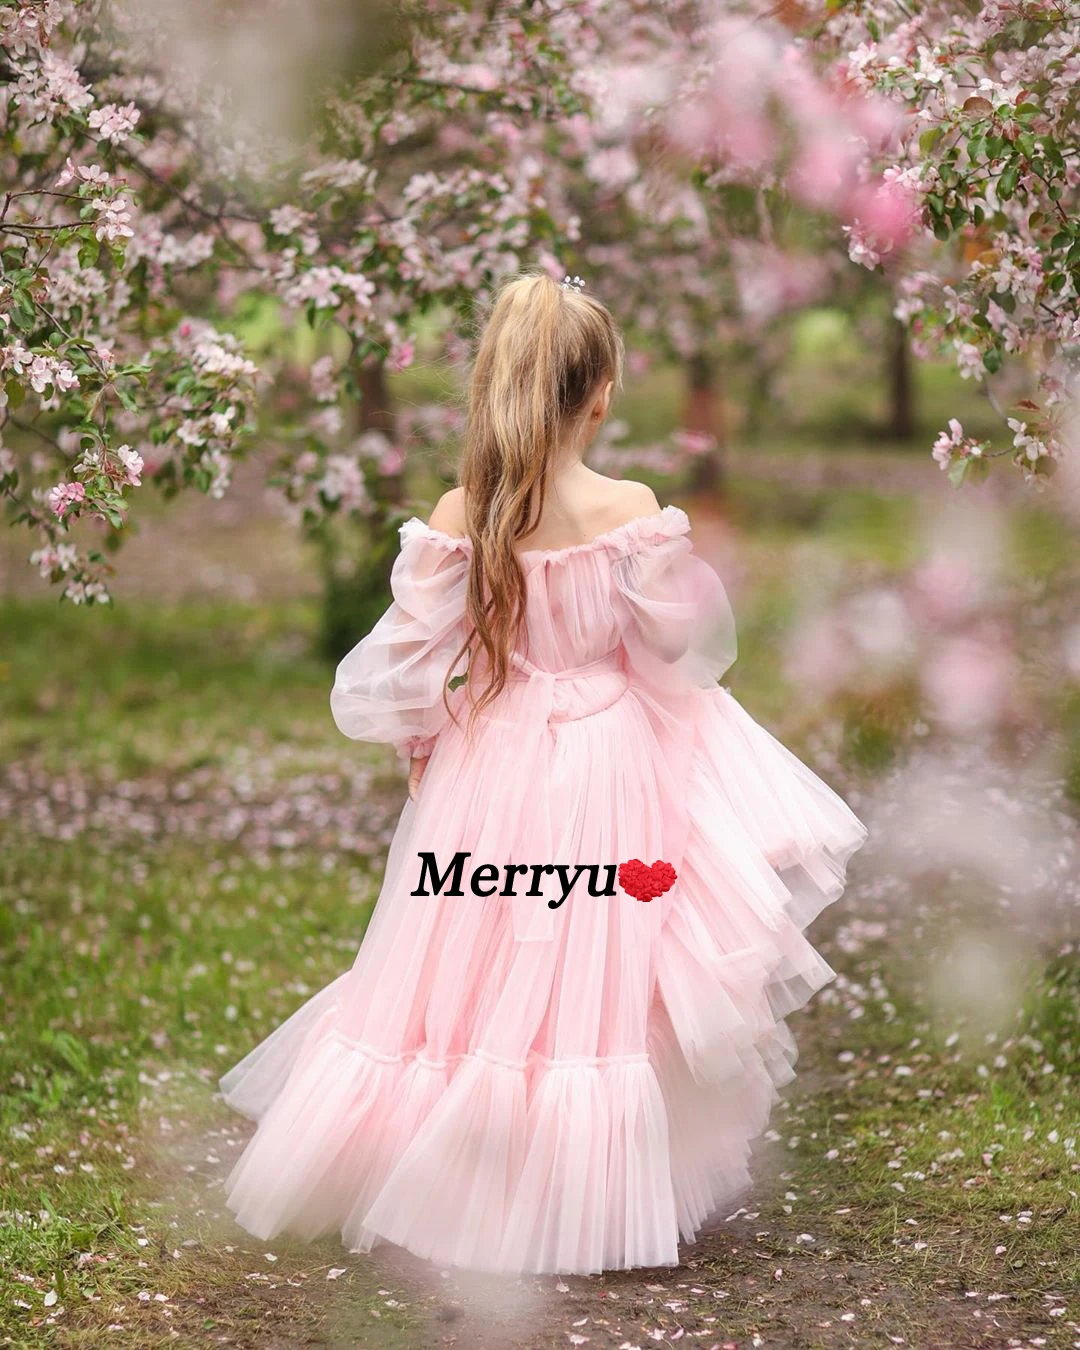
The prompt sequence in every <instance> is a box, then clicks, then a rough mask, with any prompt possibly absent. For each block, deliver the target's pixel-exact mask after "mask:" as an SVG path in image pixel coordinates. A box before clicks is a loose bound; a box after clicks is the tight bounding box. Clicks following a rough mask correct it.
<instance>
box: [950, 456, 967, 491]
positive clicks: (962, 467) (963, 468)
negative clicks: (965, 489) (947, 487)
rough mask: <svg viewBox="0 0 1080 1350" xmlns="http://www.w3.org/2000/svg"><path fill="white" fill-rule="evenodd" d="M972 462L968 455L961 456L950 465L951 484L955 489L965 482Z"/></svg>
mask: <svg viewBox="0 0 1080 1350" xmlns="http://www.w3.org/2000/svg"><path fill="white" fill-rule="evenodd" d="M970 463H971V460H970V459H969V458H968V457H967V455H961V456H960V458H959V459H954V460H953V462H952V463H951V464H950V465H949V482H950V483H951V484H952V485H953V487H959V486H960V484H961V483H962V482H963V481H964V475H965V474H966V473H967V471H968V465H969V464H970Z"/></svg>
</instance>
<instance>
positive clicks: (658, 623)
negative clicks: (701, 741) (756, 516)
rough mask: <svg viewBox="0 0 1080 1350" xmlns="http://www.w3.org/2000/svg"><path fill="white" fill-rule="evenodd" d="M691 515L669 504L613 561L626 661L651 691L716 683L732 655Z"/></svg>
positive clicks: (720, 591)
mask: <svg viewBox="0 0 1080 1350" xmlns="http://www.w3.org/2000/svg"><path fill="white" fill-rule="evenodd" d="M689 532H690V520H689V517H688V516H687V514H686V512H685V511H683V510H682V509H681V508H679V507H674V506H668V507H665V508H664V510H663V511H662V512H661V513H660V514H659V516H654V517H651V518H649V519H648V520H644V519H643V520H642V521H641V522H640V527H639V528H637V529H636V530H635V531H633V532H631V535H630V536H629V538H628V540H627V547H626V550H625V552H623V553H622V555H621V556H619V557H617V558H615V559H613V561H612V565H611V578H612V583H613V603H614V606H615V612H616V617H617V619H618V622H619V627H620V630H621V633H622V641H623V645H624V646H625V648H626V652H627V657H628V660H629V664H630V667H631V669H632V670H633V671H634V673H635V674H636V675H637V676H638V677H639V679H641V680H642V681H644V682H645V683H646V684H649V685H652V686H653V687H655V688H656V689H657V690H658V691H666V692H669V693H672V694H678V693H680V692H685V691H688V690H691V689H695V688H698V689H700V688H715V686H716V683H717V681H718V680H719V679H720V678H721V677H722V676H723V675H724V674H725V672H726V671H727V670H728V669H729V667H730V666H731V665H732V663H733V662H734V660H735V656H736V652H737V644H736V637H735V619H734V616H733V614H732V612H731V605H730V603H729V602H728V598H727V593H726V592H725V590H724V586H723V583H722V582H721V580H720V577H719V576H718V575H717V573H716V572H715V570H714V569H713V568H712V567H711V566H710V565H709V563H707V562H706V561H705V559H704V558H702V557H700V556H699V555H698V554H697V553H695V551H694V547H693V544H692V542H691V540H690V538H689Z"/></svg>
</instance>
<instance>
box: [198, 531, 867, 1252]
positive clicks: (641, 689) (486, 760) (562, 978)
mask: <svg viewBox="0 0 1080 1350" xmlns="http://www.w3.org/2000/svg"><path fill="white" fill-rule="evenodd" d="M689 536H690V522H689V519H688V518H687V515H686V513H685V512H684V511H683V510H681V509H680V508H678V507H674V506H667V507H665V508H664V509H663V510H662V511H660V512H658V513H657V514H655V515H650V516H645V517H639V518H638V519H636V520H632V521H630V522H628V523H627V524H624V525H621V526H619V527H617V528H616V529H613V530H610V531H608V532H607V533H605V534H603V535H601V536H599V537H597V538H595V539H593V540H591V541H589V542H588V543H584V544H580V545H576V546H573V547H570V548H563V549H556V550H534V551H532V552H525V553H522V554H521V555H520V556H521V561H522V566H523V569H524V571H525V574H526V578H527V585H528V609H527V617H526V630H527V633H526V636H527V641H523V643H522V644H521V650H519V651H518V652H517V653H515V657H514V665H513V671H512V677H511V679H510V681H509V683H508V685H507V687H506V689H505V690H504V691H503V693H502V694H501V695H500V696H499V698H498V699H497V700H496V701H495V702H494V703H493V704H491V705H489V707H488V709H486V710H485V711H484V713H483V714H482V715H481V716H480V718H479V720H478V725H477V727H476V729H475V730H474V732H473V736H472V738H471V739H469V738H467V736H466V734H465V727H466V720H467V719H466V712H467V706H466V703H465V693H466V691H465V689H464V688H462V687H461V686H460V685H459V686H458V687H456V688H455V689H454V692H453V693H452V694H451V696H450V706H451V708H452V709H454V711H455V712H456V713H457V716H458V718H459V720H460V723H461V725H460V727H459V726H457V725H455V723H454V721H453V720H452V719H451V718H450V717H449V715H448V714H447V711H446V708H445V707H444V704H443V701H442V688H443V680H444V677H445V675H446V673H447V670H448V668H449V666H450V663H451V661H452V660H453V658H454V656H455V653H456V652H457V651H458V648H459V646H460V645H461V643H462V641H463V638H464V636H465V631H466V628H465V596H466V585H467V578H468V571H469V562H470V550H471V545H470V541H469V540H468V539H463V538H457V537H455V536H451V535H448V534H444V533H442V532H441V531H439V530H436V529H433V528H432V527H431V526H429V525H426V524H425V523H424V522H422V521H421V520H419V519H416V518H413V519H411V520H408V521H407V522H406V523H405V524H404V525H403V526H402V527H401V549H400V552H399V554H398V557H397V559H396V561H395V566H394V570H393V576H392V591H393V603H392V604H391V605H390V607H389V609H388V610H387V612H386V613H385V615H384V616H383V617H382V618H381V619H380V620H379V622H378V623H377V625H376V626H375V628H374V629H373V630H372V632H371V633H370V634H369V635H368V636H367V637H366V638H365V639H364V640H363V641H362V642H360V644H359V645H358V646H357V647H355V648H354V649H353V650H352V651H351V652H350V653H349V654H348V655H347V656H346V657H345V658H344V659H343V660H342V662H341V664H340V666H339V667H338V670H337V676H336V681H335V684H334V687H333V692H332V695H331V707H332V710H333V715H334V718H335V720H336V722H337V725H338V726H339V728H340V729H341V730H342V731H343V732H344V733H345V735H347V736H350V737H354V738H356V739H359V740H367V741H382V742H388V743H390V744H392V745H394V746H396V747H397V749H398V750H399V752H400V753H401V755H402V757H403V758H404V757H406V756H408V755H409V754H410V753H411V752H416V751H417V750H425V749H430V752H431V758H430V760H429V761H428V765H427V768H426V771H425V773H424V776H423V778H422V780H421V783H420V787H419V791H418V793H417V797H416V799H415V801H414V800H411V799H410V800H408V801H406V804H405V806H404V809H403V811H402V813H401V818H400V821H399V823H398V826H397V830H396V832H395V835H394V838H393V841H392V844H391V846H390V850H389V855H388V860H387V864H386V871H385V877H384V881H383V885H382V889H381V892H380V895H379V899H378V903H377V905H376V907H375V911H374V914H373V917H372V920H371V923H370V926H369V928H368V931H367V933H366V935H365V937H364V941H363V944H362V945H361V947H360V950H359V954H358V956H357V958H356V961H355V963H354V964H353V966H352V968H351V969H350V970H348V971H346V972H345V973H344V974H342V975H340V976H339V977H338V978H337V979H335V980H334V981H333V982H332V983H331V984H329V985H328V986H327V987H326V988H325V989H323V990H322V991H321V992H320V993H317V994H316V995H315V996H314V997H312V998H310V999H309V1000H308V1001H307V1002H306V1003H304V1004H303V1006H302V1007H300V1008H299V1009H298V1011H296V1012H295V1013H294V1014H293V1015H292V1016H291V1017H290V1018H289V1019H288V1020H287V1021H286V1022H284V1023H283V1024H282V1025H281V1026H279V1027H278V1029H277V1030H276V1031H274V1032H273V1033H272V1034H271V1035H270V1036H269V1037H268V1038H267V1039H266V1040H264V1041H263V1042H262V1043H261V1044H260V1045H258V1046H257V1047H256V1048H255V1049H254V1050H252V1051H251V1053H250V1054H248V1055H247V1057H246V1058H245V1059H243V1060H241V1061H240V1063H238V1064H237V1065H236V1066H235V1067H234V1068H232V1069H231V1070H230V1071H229V1072H228V1073H227V1074H225V1076H224V1077H223V1078H222V1080H221V1088H222V1092H223V1094H224V1097H225V1100H226V1101H227V1102H228V1103H230V1105H232V1106H233V1107H235V1108H237V1109H238V1110H239V1111H241V1112H243V1113H245V1114H246V1115H247V1116H249V1117H251V1118H252V1119H253V1120H255V1121H257V1122H258V1127H257V1129H256V1131H255V1134H254V1137H253V1138H252V1140H251V1141H250V1143H249V1144H248V1145H247V1147H246V1149H245V1151H244V1152H243V1154H242V1155H241V1157H240V1158H239V1160H238V1161H237V1163H236V1165H235V1167H234V1168H233V1170H232V1172H231V1174H230V1175H229V1177H228V1179H227V1182H226V1193H227V1197H228V1204H229V1206H230V1208H231V1209H232V1210H233V1211H234V1213H235V1215H236V1218H237V1220H238V1221H239V1223H240V1224H241V1225H242V1226H243V1227H244V1228H245V1229H247V1230H248V1231H249V1232H251V1233H252V1234H254V1235H256V1236H257V1237H259V1238H264V1239H269V1238H272V1237H274V1236H275V1235H276V1234H278V1233H281V1232H284V1231H288V1232H290V1233H293V1234H297V1235H300V1236H302V1237H307V1238H313V1237H316V1236H319V1235H322V1234H326V1233H340V1234H341V1236H342V1238H343V1241H344V1243H345V1244H346V1246H347V1247H348V1248H349V1249H350V1250H352V1251H355V1252H364V1251H367V1250H369V1249H370V1248H371V1246H372V1245H373V1244H374V1243H376V1242H378V1241H388V1242H391V1243H395V1244H398V1245H400V1246H402V1247H405V1248H408V1249H409V1250H410V1251H412V1252H414V1253H416V1254H417V1255H419V1256H421V1257H427V1258H430V1259H431V1260H432V1261H435V1262H437V1263H438V1264H440V1265H443V1266H447V1265H458V1266H464V1267H469V1268H472V1269H478V1270H488V1271H502V1272H510V1273H523V1272H537V1273H540V1272H550V1273H554V1272H564V1273H579V1274H580V1273H589V1272H597V1271H601V1270H610V1269H619V1268H627V1267H634V1266H670V1265H675V1264H677V1263H678V1250H677V1247H678V1242H679V1239H680V1237H681V1238H684V1239H690V1238H692V1237H694V1235H695V1234H696V1233H697V1232H698V1230H699V1229H700V1228H701V1226H702V1224H703V1223H704V1222H705V1220H706V1219H707V1218H708V1217H709V1216H710V1215H711V1214H712V1213H713V1212H714V1211H716V1210H717V1209H718V1208H719V1207H720V1206H723V1205H727V1204H728V1203H730V1202H731V1200H732V1199H733V1198H734V1197H735V1196H736V1195H737V1194H738V1193H739V1192H741V1191H743V1190H744V1189H745V1188H746V1186H747V1185H748V1183H749V1174H748V1158H749V1152H750V1143H751V1141H752V1140H753V1139H754V1138H755V1137H756V1136H757V1135H759V1134H760V1133H761V1132H762V1130H763V1129H764V1128H765V1126H766V1123H767V1120H768V1115H769V1111H770V1107H771V1106H772V1104H773V1102H774V1100H775V1098H776V1095H777V1088H778V1087H779V1086H780V1085H782V1084H784V1083H785V1082H787V1081H788V1080H789V1079H790V1078H791V1077H792V1076H793V1065H794V1061H795V1053H796V1052H795V1047H794V1043H793V1041H792V1038H791V1035H790V1033H789V1031H788V1028H787V1027H786V1025H785V1024H784V1021H783V1019H784V1018H785V1017H786V1016H787V1014H789V1013H790V1012H792V1011H793V1010H794V1009H796V1008H798V1007H799V1006H801V1005H802V1004H803V1003H805V1002H806V1000H807V999H808V998H809V997H810V995H811V994H812V993H813V992H814V991H815V990H817V989H818V988H820V987H821V986H822V985H823V984H824V983H825V982H826V981H828V980H829V979H830V978H832V976H833V971H832V970H831V969H830V967H829V966H828V965H827V963H826V962H825V960H824V959H823V958H822V957H821V956H820V955H819V954H818V953H817V952H816V951H815V950H814V948H813V947H812V946H811V945H810V943H809V942H808V941H807V940H806V938H805V937H804V935H803V929H804V928H805V927H806V925H807V924H809V922H810V921H811V919H813V918H814V916H815V915H816V914H817V913H818V912H819V911H820V910H821V909H822V908H823V907H824V906H825V905H826V904H828V903H830V902H831V901H833V900H835V899H836V898H837V896H838V895H839V894H840V891H841V889H842V887H843V882H844V869H845V866H846V863H847V860H848V858H849V856H850V855H851V854H852V852H853V851H854V850H855V849H856V848H857V847H858V846H859V845H860V844H861V843H862V842H863V840H864V838H865V837H866V830H865V829H864V827H863V825H862V824H861V823H860V822H859V820H858V819H857V818H856V817H855V816H854V815H853V814H852V812H851V811H850V810H849V808H848V807H847V806H846V805H845V803H844V802H843V801H842V800H841V799H840V798H839V797H838V796H837V795H836V794H835V793H834V792H832V790H831V789H830V788H828V787H827V786H826V785H825V784H824V783H823V782H822V781H821V780H820V779H819V778H817V777H816V776H815V775H814V774H813V773H812V772H811V771H810V770H809V769H808V768H807V767H806V766H805V765H804V764H802V763H801V761H800V760H798V759H797V758H796V757H795V756H794V755H792V754H791V753H790V752H789V751H788V750H787V749H785V748H784V747H783V746H782V745H780V744H779V743H778V742H777V741H776V740H774V739H773V737H772V736H771V735H769V733H768V732H766V731H765V730H763V728H762V727H760V726H759V725H758V724H757V723H756V722H755V721H754V720H753V719H752V718H751V717H750V716H749V715H748V714H747V713H746V712H745V711H744V710H743V709H742V707H741V706H740V705H739V704H738V703H737V702H736V701H735V699H734V698H733V697H732V696H731V694H730V693H728V692H727V691H726V690H725V689H724V688H722V687H721V686H720V685H719V683H718V680H719V678H720V677H721V676H722V675H723V673H724V671H725V670H726V669H727V667H728V666H729V665H730V664H731V662H732V660H733V659H734V654H735V653H734V628H733V624H732V620H731V614H730V610H729V608H728V604H727V601H726V598H725V595H724V591H723V587H722V585H721V583H720V580H719V578H718V576H717V574H716V572H715V571H714V570H713V569H712V567H711V566H710V565H709V564H708V563H707V562H706V561H705V560H704V559H703V558H702V557H701V556H700V555H698V554H697V553H696V552H695V550H694V548H693V545H692V542H691V539H690V537H689ZM362 809H363V806H362V804H361V803H358V804H357V810H358V811H359V810H362ZM424 852H427V853H431V854H433V855H434V858H435V860H436V862H437V865H438V870H439V872H440V874H441V873H442V872H443V871H444V870H445V869H446V868H447V866H448V865H449V864H450V863H452V862H453V860H454V857H455V855H456V854H457V853H459V852H466V853H468V855H469V858H468V860H467V863H466V864H465V872H464V876H465V878H466V884H465V885H464V886H463V889H464V895H462V896H455V895H447V894H446V893H445V889H444V892H443V893H442V894H433V893H432V889H433V888H432V886H431V885H430V884H428V885H425V886H421V880H422V877H421V870H422V864H421V859H420V854H421V853H424ZM635 858H636V859H640V860H642V861H643V862H645V863H648V864H651V863H653V862H656V861H658V860H663V861H666V862H668V863H670V864H671V865H672V866H673V867H674V868H675V870H676V873H677V880H676V881H675V883H674V885H673V886H671V888H670V889H669V890H668V891H667V892H666V893H665V894H663V895H661V896H660V897H658V898H656V899H653V900H652V901H651V902H644V901H639V900H636V899H633V898H632V897H631V896H630V895H628V894H626V893H625V892H624V891H623V890H622V889H621V888H620V887H619V886H618V885H617V884H616V886H615V891H616V893H615V894H613V895H608V894H601V895H592V894H590V893H589V891H588V888H587V880H586V876H587V874H584V873H583V874H582V875H581V880H579V882H578V884H577V885H576V886H575V888H574V889H573V891H572V893H571V894H570V896H569V898H567V899H566V900H565V901H564V902H562V903H558V896H559V895H560V894H561V893H562V892H561V889H560V884H559V881H558V879H557V877H555V876H554V875H549V874H546V873H545V874H541V873H540V872H539V871H537V872H536V873H530V874H529V876H528V877H526V878H523V877H521V876H520V875H518V876H517V878H516V880H515V881H514V882H513V884H512V885H511V883H510V882H508V881H506V880H505V877H506V870H505V865H506V864H507V863H515V862H516V863H523V864H526V865H530V866H531V865H534V864H546V863H553V864H555V863H564V864H570V865H576V864H583V865H586V866H589V865H594V864H595V865H600V867H601V868H603V867H606V865H609V864H618V863H622V862H626V861H629V860H631V859H635ZM484 865H488V866H489V871H488V872H487V873H486V874H485V879H487V878H488V877H490V875H491V873H490V865H494V866H497V867H498V868H499V869H500V873H499V875H500V878H501V879H502V884H500V885H499V886H498V888H497V889H496V891H495V893H494V894H491V895H488V896H481V895H476V894H474V893H473V892H472V890H471V889H470V887H469V885H468V878H469V877H470V875H471V869H473V868H474V867H475V868H479V867H481V866H484ZM598 876H599V877H600V882H599V884H598V885H597V887H596V889H598V890H599V889H603V885H604V882H603V873H602V872H601V873H598ZM429 880H430V879H429ZM534 880H535V881H536V882H537V886H536V887H534V886H533V884H532V883H533V881H534ZM447 884H448V885H449V884H450V883H447ZM537 888H538V889H539V891H540V893H539V894H537V893H535V892H536V889H537ZM418 889H419V890H426V891H427V892H428V894H421V895H417V894H414V892H415V891H417V890H418ZM481 889H491V887H490V886H488V887H482V888H481ZM528 889H533V890H534V893H533V894H531V895H529V894H526V893H525V892H526V891H527V890H528ZM507 890H510V891H511V893H510V894H504V892H505V891H507ZM549 901H551V902H553V903H549Z"/></svg>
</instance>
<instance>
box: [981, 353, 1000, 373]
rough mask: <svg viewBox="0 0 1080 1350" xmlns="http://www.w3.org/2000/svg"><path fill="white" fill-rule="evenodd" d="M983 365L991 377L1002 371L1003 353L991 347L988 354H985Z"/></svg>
mask: <svg viewBox="0 0 1080 1350" xmlns="http://www.w3.org/2000/svg"><path fill="white" fill-rule="evenodd" d="M983 365H984V366H985V367H986V369H987V370H988V371H989V372H990V374H991V375H994V374H996V373H997V371H999V370H1000V369H1001V353H1000V352H999V351H998V349H997V348H996V347H991V348H990V350H989V351H988V352H984V353H983Z"/></svg>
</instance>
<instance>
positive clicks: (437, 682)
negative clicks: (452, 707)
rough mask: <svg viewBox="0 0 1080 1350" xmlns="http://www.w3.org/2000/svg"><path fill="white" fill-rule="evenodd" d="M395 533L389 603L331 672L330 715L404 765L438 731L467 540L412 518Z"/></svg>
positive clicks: (464, 579) (461, 618) (457, 641)
mask: <svg viewBox="0 0 1080 1350" xmlns="http://www.w3.org/2000/svg"><path fill="white" fill-rule="evenodd" d="M400 534H401V549H400V552H399V553H398V556H397V558H396V559H395V561H394V566H393V569H392V572H391V576H390V590H391V595H392V601H391V604H390V606H389V608H388V609H387V610H386V612H385V613H384V614H383V616H382V617H381V618H380V619H379V621H378V623H376V625H375V627H374V628H373V629H372V630H371V632H370V633H369V634H368V635H367V637H365V638H364V639H363V640H362V641H360V642H359V643H357V645H356V646H355V647H354V648H353V649H352V651H350V652H349V653H348V654H347V655H346V656H345V657H343V659H342V660H341V662H340V664H339V665H338V668H337V672H336V675H335V678H334V686H333V689H332V690H331V693H330V709H331V712H332V713H333V717H334V721H335V722H336V723H337V726H338V729H339V730H340V731H342V732H343V733H344V734H345V735H346V736H348V737H350V738H351V739H353V740H358V741H378V742H383V743H386V744H390V745H393V746H394V747H395V749H396V750H397V752H398V754H399V756H400V757H401V758H402V759H408V758H409V757H410V756H411V755H415V754H419V755H423V754H427V753H430V751H431V749H432V747H433V745H434V743H435V739H436V737H437V736H438V734H439V732H440V731H441V729H442V728H443V727H444V726H445V724H446V720H447V712H446V708H445V705H444V703H443V696H442V695H443V685H444V682H445V680H446V677H447V675H448V674H449V672H450V666H451V662H452V661H453V660H454V657H455V654H456V653H457V652H458V649H459V648H460V647H461V644H462V642H463V641H464V637H465V596H466V587H467V583H468V571H469V554H468V547H467V546H468V542H469V541H468V540H466V539H456V538H454V537H453V536H452V535H446V534H442V533H441V532H440V531H437V530H433V529H432V528H431V527H430V526H428V525H425V524H424V522H423V521H421V520H420V519H418V518H417V517H413V518H412V519H411V520H407V521H406V522H405V523H404V524H403V525H402V526H401V531H400ZM464 660H465V659H464V657H462V658H461V666H462V668H464Z"/></svg>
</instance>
